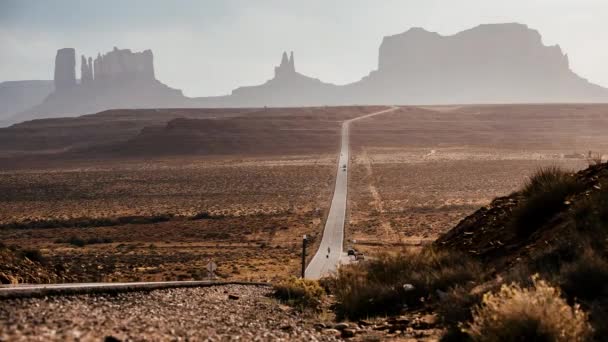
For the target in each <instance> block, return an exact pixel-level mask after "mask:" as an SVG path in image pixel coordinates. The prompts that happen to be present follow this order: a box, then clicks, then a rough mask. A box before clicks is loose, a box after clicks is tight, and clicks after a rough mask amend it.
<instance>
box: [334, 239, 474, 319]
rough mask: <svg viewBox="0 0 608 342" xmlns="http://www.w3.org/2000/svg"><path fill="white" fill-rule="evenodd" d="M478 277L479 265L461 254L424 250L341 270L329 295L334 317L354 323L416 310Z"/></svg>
mask: <svg viewBox="0 0 608 342" xmlns="http://www.w3.org/2000/svg"><path fill="white" fill-rule="evenodd" d="M480 274H481V270H480V267H479V265H478V264H477V263H476V262H473V261H472V260H471V259H470V258H468V257H467V256H466V255H464V254H461V253H457V252H451V251H438V250H436V249H433V248H426V249H423V250H422V251H420V252H405V251H404V252H401V253H399V254H398V255H394V256H391V255H382V256H380V257H378V258H377V259H373V260H369V261H367V262H365V263H361V264H356V265H351V266H347V267H341V268H340V270H339V271H338V274H337V275H336V278H335V281H334V283H333V288H332V293H334V294H335V296H336V299H337V301H338V305H337V309H338V314H339V315H340V316H344V317H348V318H352V319H356V318H360V317H368V316H373V315H380V314H394V313H398V312H399V311H401V310H402V309H403V308H404V307H405V306H408V307H415V306H419V305H420V304H421V301H420V299H421V298H425V299H433V298H435V297H436V295H437V293H438V290H439V291H447V290H449V289H450V288H451V287H454V286H457V285H463V284H465V283H467V282H469V281H472V280H476V279H477V277H478V276H479V275H480ZM409 285H411V287H410V286H409Z"/></svg>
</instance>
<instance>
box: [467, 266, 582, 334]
mask: <svg viewBox="0 0 608 342" xmlns="http://www.w3.org/2000/svg"><path fill="white" fill-rule="evenodd" d="M532 283H533V286H532V287H530V288H522V287H520V286H519V285H517V284H511V285H508V286H507V285H503V286H502V287H501V289H500V291H498V293H486V294H485V295H484V297H483V301H482V304H481V305H480V306H478V307H476V308H475V309H474V310H473V320H472V322H471V323H470V324H466V325H463V331H464V332H466V333H467V334H468V335H469V336H470V337H471V338H472V339H473V340H474V341H492V342H493V341H505V342H508V341H564V342H566V341H568V342H570V341H574V342H575V341H585V340H587V339H588V338H589V337H590V336H591V333H592V329H591V326H590V325H589V323H588V320H587V314H586V313H585V312H583V311H582V310H581V309H580V308H579V307H578V305H574V306H570V305H568V303H567V302H566V301H565V300H564V299H562V298H561V297H560V291H559V289H557V288H555V287H552V286H550V285H549V284H547V283H546V282H545V281H543V280H540V279H538V277H537V276H535V277H533V279H532Z"/></svg>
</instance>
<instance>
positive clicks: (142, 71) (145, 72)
mask: <svg viewBox="0 0 608 342" xmlns="http://www.w3.org/2000/svg"><path fill="white" fill-rule="evenodd" d="M93 66H94V79H95V80H108V79H110V80H119V79H120V80H124V79H143V80H154V57H153V55H152V51H151V50H145V51H143V52H135V53H134V52H131V50H129V49H122V50H121V49H118V48H116V47H114V50H113V51H110V52H108V53H106V54H104V55H101V54H98V55H97V58H95V61H94V62H93Z"/></svg>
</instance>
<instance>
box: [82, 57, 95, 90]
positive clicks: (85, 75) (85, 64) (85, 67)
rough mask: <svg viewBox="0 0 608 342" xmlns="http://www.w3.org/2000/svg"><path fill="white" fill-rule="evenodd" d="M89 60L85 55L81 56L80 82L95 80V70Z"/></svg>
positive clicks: (85, 82) (86, 82)
mask: <svg viewBox="0 0 608 342" xmlns="http://www.w3.org/2000/svg"><path fill="white" fill-rule="evenodd" d="M89 60H90V58H89ZM89 60H87V58H86V57H85V56H84V55H83V56H82V57H81V58H80V83H81V84H88V83H90V82H91V81H93V72H92V71H91V66H90V65H89Z"/></svg>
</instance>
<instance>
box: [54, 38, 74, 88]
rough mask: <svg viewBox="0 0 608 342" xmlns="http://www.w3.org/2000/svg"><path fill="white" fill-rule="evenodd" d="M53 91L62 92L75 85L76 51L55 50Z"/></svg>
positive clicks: (69, 49)
mask: <svg viewBox="0 0 608 342" xmlns="http://www.w3.org/2000/svg"><path fill="white" fill-rule="evenodd" d="M54 79H55V89H57V90H62V89H67V88H71V87H73V86H75V85H76V50H75V49H73V48H65V49H59V50H57V56H56V57H55V78H54Z"/></svg>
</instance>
